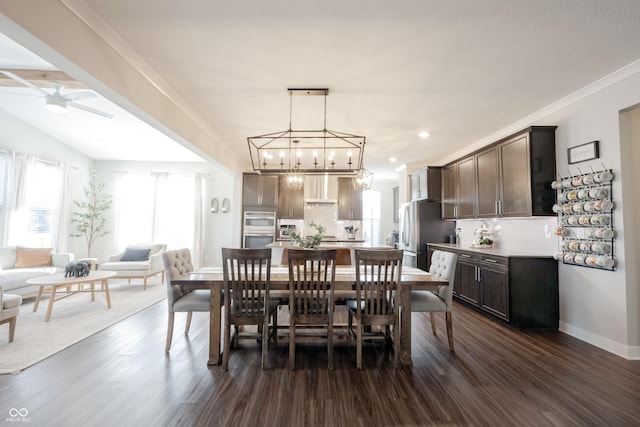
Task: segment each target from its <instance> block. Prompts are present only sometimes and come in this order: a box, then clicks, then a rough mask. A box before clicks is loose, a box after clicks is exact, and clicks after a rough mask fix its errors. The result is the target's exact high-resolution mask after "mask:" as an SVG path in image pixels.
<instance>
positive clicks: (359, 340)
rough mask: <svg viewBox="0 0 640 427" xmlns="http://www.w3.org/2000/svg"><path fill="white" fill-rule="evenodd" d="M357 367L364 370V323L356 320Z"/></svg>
mask: <svg viewBox="0 0 640 427" xmlns="http://www.w3.org/2000/svg"><path fill="white" fill-rule="evenodd" d="M356 367H357V368H358V369H362V322H361V320H360V319H358V318H356Z"/></svg>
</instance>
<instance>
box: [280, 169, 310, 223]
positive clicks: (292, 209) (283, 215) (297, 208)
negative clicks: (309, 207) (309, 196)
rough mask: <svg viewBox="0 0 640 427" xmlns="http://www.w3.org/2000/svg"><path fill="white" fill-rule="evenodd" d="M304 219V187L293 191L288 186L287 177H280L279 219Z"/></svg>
mask: <svg viewBox="0 0 640 427" xmlns="http://www.w3.org/2000/svg"><path fill="white" fill-rule="evenodd" d="M303 218H304V187H301V188H299V189H296V190H293V189H291V188H289V186H288V185H287V177H286V176H284V175H282V176H280V187H279V188H278V219H303Z"/></svg>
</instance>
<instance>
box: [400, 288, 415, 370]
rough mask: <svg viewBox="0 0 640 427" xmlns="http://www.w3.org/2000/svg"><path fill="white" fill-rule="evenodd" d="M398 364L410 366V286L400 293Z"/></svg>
mask: <svg viewBox="0 0 640 427" xmlns="http://www.w3.org/2000/svg"><path fill="white" fill-rule="evenodd" d="M400 298H401V300H402V303H401V307H400V328H401V329H400V363H401V364H402V365H407V366H412V365H413V362H412V361H411V286H406V285H405V286H403V287H402V292H400Z"/></svg>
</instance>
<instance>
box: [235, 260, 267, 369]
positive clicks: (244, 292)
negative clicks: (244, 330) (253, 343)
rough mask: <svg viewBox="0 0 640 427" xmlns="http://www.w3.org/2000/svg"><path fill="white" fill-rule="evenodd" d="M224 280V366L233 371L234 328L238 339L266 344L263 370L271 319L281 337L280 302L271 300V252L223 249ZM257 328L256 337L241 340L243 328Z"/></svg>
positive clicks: (263, 352)
mask: <svg viewBox="0 0 640 427" xmlns="http://www.w3.org/2000/svg"><path fill="white" fill-rule="evenodd" d="M222 272H223V279H224V296H225V298H224V311H225V322H224V352H223V353H222V366H223V368H224V370H228V369H229V352H230V351H231V325H234V326H235V339H236V342H237V339H239V338H247V337H250V338H257V339H258V340H259V341H260V340H261V341H262V369H265V366H266V363H267V350H268V345H269V318H272V319H273V320H272V321H273V328H272V334H273V335H274V336H277V334H278V320H277V318H278V315H277V308H278V300H276V299H270V298H269V285H270V281H271V249H270V248H268V249H232V248H222ZM243 325H256V326H257V329H258V330H257V333H256V334H244V335H243V336H242V337H240V334H239V328H238V327H239V326H243Z"/></svg>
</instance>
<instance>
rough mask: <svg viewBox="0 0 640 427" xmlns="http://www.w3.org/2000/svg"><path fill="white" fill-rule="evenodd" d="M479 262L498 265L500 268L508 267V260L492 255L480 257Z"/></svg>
mask: <svg viewBox="0 0 640 427" xmlns="http://www.w3.org/2000/svg"><path fill="white" fill-rule="evenodd" d="M480 261H481V262H483V263H485V264H488V265H499V266H501V267H507V266H508V265H509V258H505V257H499V256H493V255H482V256H481V257H480Z"/></svg>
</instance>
